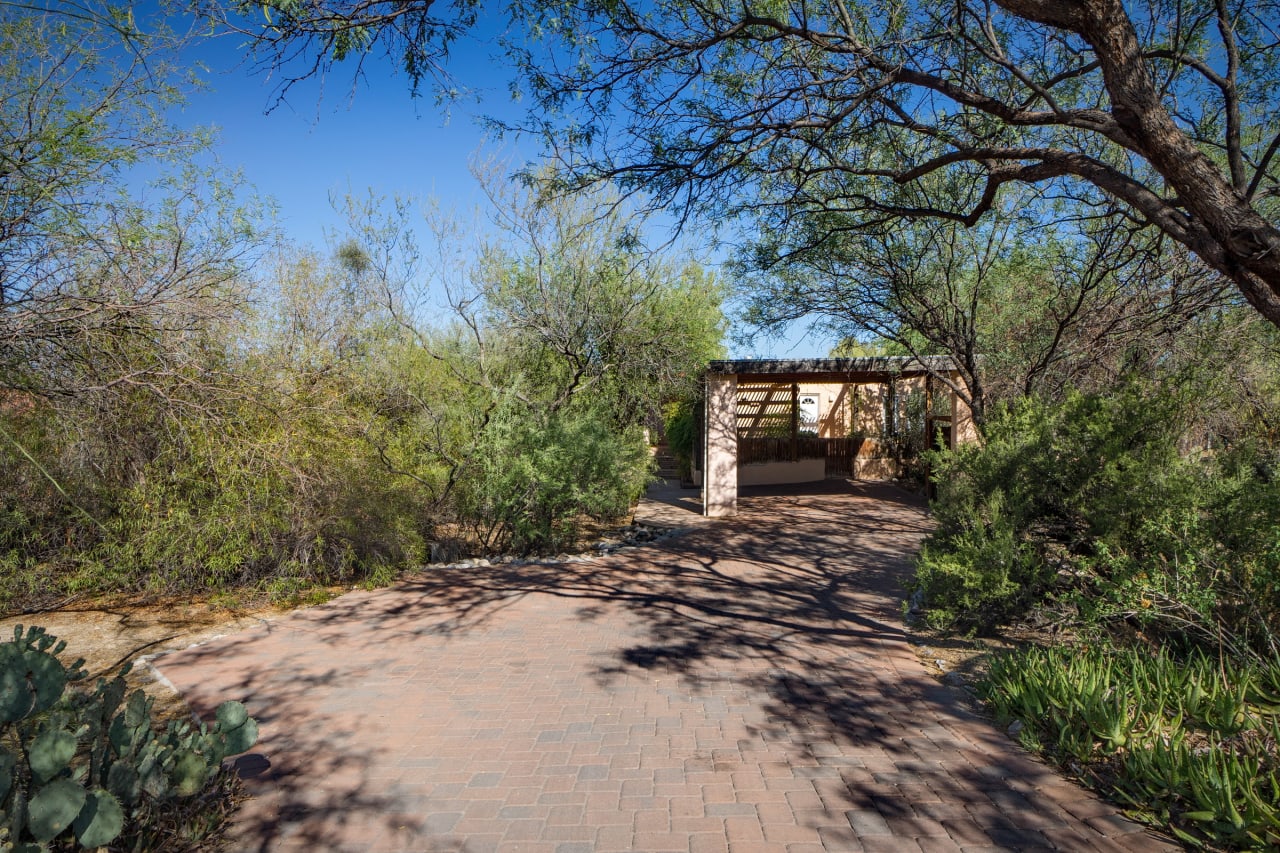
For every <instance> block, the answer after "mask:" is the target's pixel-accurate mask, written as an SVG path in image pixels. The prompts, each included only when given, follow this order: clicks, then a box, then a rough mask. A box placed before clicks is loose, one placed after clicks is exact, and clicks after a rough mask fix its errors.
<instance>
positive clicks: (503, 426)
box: [458, 398, 651, 553]
mask: <svg viewBox="0 0 1280 853" xmlns="http://www.w3.org/2000/svg"><path fill="white" fill-rule="evenodd" d="M650 464H651V461H650V458H649V453H648V448H647V447H646V446H645V443H644V436H643V433H642V431H641V430H640V429H639V428H638V427H636V428H632V429H630V430H626V431H621V432H620V431H618V430H616V429H614V428H613V427H612V426H611V425H610V415H609V413H608V412H605V411H601V410H600V408H599V407H596V406H584V407H575V408H570V409H565V410H560V411H555V412H549V413H542V414H538V413H536V412H533V411H531V410H529V409H528V408H527V407H525V406H524V405H523V404H522V403H521V402H520V401H518V400H517V399H515V398H508V399H507V400H505V401H503V402H502V403H501V404H499V406H498V407H497V408H496V409H495V410H494V411H493V412H492V413H491V415H490V419H489V423H488V426H487V428H486V429H485V432H484V434H483V436H482V437H481V439H480V441H479V446H478V449H477V452H476V454H475V456H474V457H473V460H472V463H471V465H470V466H469V468H468V469H467V471H466V473H465V475H464V476H463V478H462V480H461V482H460V484H459V490H460V497H459V501H458V511H459V513H460V515H461V517H462V518H464V519H466V520H467V522H468V523H469V524H470V525H471V527H472V529H473V530H474V531H475V533H476V535H477V536H478V538H479V539H480V540H481V541H482V542H483V543H484V545H485V547H486V548H488V549H490V550H491V551H498V552H500V551H505V550H512V551H515V552H518V553H530V552H550V551H555V550H557V549H559V548H562V547H564V546H565V545H567V544H569V543H571V542H572V541H574V539H575V538H576V535H577V529H578V522H579V520H580V519H581V518H582V517H584V516H585V517H590V518H594V519H601V520H609V519H615V518H618V517H620V516H622V515H624V514H625V513H626V512H627V510H628V509H629V508H630V507H631V505H632V503H634V501H635V500H636V499H637V498H639V496H640V495H641V494H642V493H643V491H644V487H645V484H646V483H647V481H648V477H649V466H650Z"/></svg>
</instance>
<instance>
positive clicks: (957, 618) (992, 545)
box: [914, 489, 1049, 629]
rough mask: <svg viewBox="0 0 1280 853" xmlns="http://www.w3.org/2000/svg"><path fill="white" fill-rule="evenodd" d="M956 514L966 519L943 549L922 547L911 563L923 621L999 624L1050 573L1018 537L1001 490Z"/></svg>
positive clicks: (1032, 596) (978, 625)
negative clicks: (924, 609) (922, 600)
mask: <svg viewBox="0 0 1280 853" xmlns="http://www.w3.org/2000/svg"><path fill="white" fill-rule="evenodd" d="M955 511H956V512H964V513H967V514H968V516H967V518H966V519H965V520H964V521H963V523H962V524H960V526H959V527H958V529H957V530H956V531H955V532H954V533H953V534H952V535H951V536H949V537H948V538H947V539H946V540H945V544H944V543H942V542H940V541H936V540H931V541H929V542H927V543H925V545H924V546H923V548H922V549H921V552H920V555H919V557H918V558H917V561H916V575H915V580H914V584H915V586H914V588H915V589H919V590H922V591H923V592H924V593H925V595H926V596H927V599H928V601H929V602H930V609H929V611H928V618H929V620H930V622H931V623H932V624H933V625H935V626H938V627H947V626H960V627H964V628H974V629H981V628H990V627H991V626H995V625H1001V624H1004V623H1005V622H1006V621H1007V620H1008V619H1009V618H1010V617H1012V616H1014V615H1017V614H1018V613H1021V612H1022V611H1024V610H1025V609H1026V607H1027V606H1028V605H1029V604H1031V603H1032V602H1034V601H1035V600H1036V599H1037V597H1038V595H1039V594H1040V593H1041V592H1042V591H1043V590H1044V588H1045V586H1046V583H1047V581H1048V580H1049V572H1048V570H1047V569H1046V567H1045V564H1044V561H1043V560H1042V559H1041V558H1040V556H1039V554H1037V553H1036V551H1035V549H1034V548H1032V547H1031V545H1030V544H1028V543H1027V542H1026V541H1024V540H1023V539H1022V538H1021V537H1020V536H1019V531H1018V530H1017V528H1016V527H1015V526H1014V520H1013V519H1012V518H1010V516H1009V514H1008V513H1007V512H1006V511H1005V508H1004V495H1003V493H1002V492H1001V491H1000V490H998V489H997V490H995V491H993V492H992V493H991V494H990V495H989V496H987V498H986V500H984V501H982V502H981V503H980V504H972V503H971V504H968V505H967V506H965V507H964V508H963V509H956V510H955ZM956 520H957V521H959V519H958V518H957V519H956Z"/></svg>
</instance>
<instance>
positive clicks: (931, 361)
mask: <svg viewBox="0 0 1280 853" xmlns="http://www.w3.org/2000/svg"><path fill="white" fill-rule="evenodd" d="M938 376H946V377H947V378H948V379H950V380H951V381H952V384H955V385H960V386H962V385H963V383H962V382H961V381H960V376H959V373H958V372H957V371H956V370H955V369H954V362H953V361H952V360H951V358H950V357H948V356H924V357H922V358H912V357H896V356H870V357H865V358H818V359H763V360H761V359H753V360H738V361H713V362H711V363H710V365H709V366H708V368H707V372H706V374H705V395H704V400H705V410H704V413H703V424H704V428H703V431H702V432H703V455H702V459H701V462H702V465H701V468H702V472H703V474H702V482H703V492H702V498H703V502H702V505H703V513H704V514H705V515H708V516H726V515H735V514H736V513H737V511H738V484H739V477H740V465H739V461H740V460H739V434H740V430H744V429H745V430H747V431H749V430H751V429H752V428H753V426H758V424H759V423H760V421H761V419H769V420H770V421H771V422H772V423H774V424H777V423H779V422H780V419H781V420H782V421H784V422H785V421H787V420H789V427H790V440H791V446H792V447H793V448H795V447H796V446H797V444H798V442H799V436H798V434H799V411H800V406H799V397H800V389H801V387H802V386H806V385H807V386H813V385H819V384H828V385H841V386H846V387H847V386H863V385H873V384H876V385H883V386H886V387H896V384H897V383H901V382H902V381H904V380H907V381H916V382H923V390H924V394H925V411H926V413H928V412H932V411H933V405H932V399H933V395H934V393H935V392H942V393H947V394H949V395H950V410H949V411H950V418H949V420H950V429H949V434H950V441H951V443H952V445H953V446H954V445H955V444H957V443H963V442H966V441H971V440H973V439H974V437H975V435H976V433H975V431H974V428H973V421H972V417H971V415H970V413H969V409H968V407H967V406H966V405H965V404H964V402H963V400H961V399H960V397H959V395H958V394H956V393H955V392H954V391H953V390H952V389H951V388H949V387H947V386H946V385H944V384H942V383H934V382H932V381H930V378H931V377H938ZM935 384H936V385H937V386H938V387H937V388H935V387H934V386H935ZM744 389H745V390H744ZM744 393H745V394H747V395H754V398H753V402H752V404H751V405H750V406H748V407H747V409H748V411H747V413H746V414H745V415H744V413H743V412H742V408H743V407H742V401H743V397H744ZM753 419H754V420H753ZM926 429H929V425H928V424H927V425H926ZM791 463H792V464H793V466H794V467H795V470H796V474H795V476H796V477H799V479H793V480H786V479H777V480H775V481H774V482H804V481H805V480H807V479H814V477H813V476H812V472H811V471H810V472H809V473H808V474H805V473H802V472H801V470H800V469H801V460H800V459H799V458H798V454H796V453H795V451H794V450H793V451H792V456H791ZM781 467H782V468H784V469H785V468H786V466H785V465H783V466H781ZM786 476H787V475H786V472H785V470H784V472H783V474H782V477H784V478H785V477H786Z"/></svg>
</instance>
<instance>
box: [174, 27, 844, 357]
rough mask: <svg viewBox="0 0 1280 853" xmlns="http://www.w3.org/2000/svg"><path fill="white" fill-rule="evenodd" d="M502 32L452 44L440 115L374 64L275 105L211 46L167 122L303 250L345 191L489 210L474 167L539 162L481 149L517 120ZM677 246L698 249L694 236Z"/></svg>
mask: <svg viewBox="0 0 1280 853" xmlns="http://www.w3.org/2000/svg"><path fill="white" fill-rule="evenodd" d="M499 27H500V23H499V22H497V21H495V20H492V19H491V20H489V21H482V23H481V27H480V28H479V30H478V31H477V32H476V33H475V34H473V35H472V36H471V37H469V38H466V39H464V40H460V41H459V42H456V43H455V45H454V48H453V50H452V52H451V56H450V58H449V63H448V71H449V73H450V74H451V75H452V77H453V78H454V79H455V81H456V82H457V83H458V84H459V85H460V86H464V87H467V88H468V89H470V90H471V93H470V96H464V97H461V98H459V99H458V100H456V101H454V102H453V103H451V104H449V105H447V106H445V107H441V106H438V105H437V104H436V103H435V101H434V99H433V98H432V97H431V96H430V95H429V94H427V95H425V96H424V97H421V98H413V97H412V96H411V95H410V91H409V81H408V78H407V76H406V75H405V74H404V73H403V72H400V71H398V69H396V68H395V66H394V64H393V63H390V62H389V61H387V60H385V59H383V58H382V57H381V56H371V57H369V58H368V59H367V60H366V63H365V72H364V77H363V79H358V80H353V71H352V69H351V68H350V67H347V68H344V67H341V66H339V67H338V68H336V69H335V70H334V71H333V72H332V73H331V74H330V75H329V77H328V78H327V79H325V80H323V81H308V82H306V83H303V84H301V85H298V86H296V87H294V88H293V89H291V90H290V91H289V93H288V96H287V100H286V101H285V102H283V103H277V102H276V94H277V88H278V87H277V80H276V79H273V78H271V77H270V76H269V75H268V74H266V73H264V72H262V71H259V70H257V69H256V68H255V67H254V65H253V64H252V62H250V61H247V60H246V58H245V49H244V46H243V39H242V38H241V37H238V36H220V37H217V38H214V39H208V40H205V41H204V43H203V44H201V45H200V47H199V49H198V51H197V52H196V53H195V54H194V55H193V60H195V61H199V62H200V63H203V64H204V65H206V66H207V67H208V73H207V74H205V75H204V78H205V79H206V80H207V82H208V87H207V90H205V91H198V92H195V93H194V94H192V95H191V96H190V97H189V98H188V101H187V104H186V105H185V107H184V108H183V110H182V111H181V113H179V114H178V115H177V116H175V118H177V120H178V121H179V122H181V123H183V124H186V125H189V126H196V125H199V126H205V127H208V126H214V127H216V128H217V133H218V136H217V143H216V146H215V151H216V156H217V158H218V163H219V166H220V168H223V169H227V170H232V169H239V170H241V171H242V173H243V176H244V178H245V180H246V181H247V182H248V183H249V184H251V185H252V186H253V187H254V188H255V189H256V190H257V191H258V192H259V193H261V194H262V195H264V196H268V197H270V198H272V199H273V200H274V201H275V203H276V205H277V210H278V222H279V224H280V226H281V228H282V229H283V230H284V232H285V233H286V234H287V235H288V236H289V237H290V238H291V239H293V240H295V241H297V242H299V243H303V244H309V245H313V246H317V247H318V246H322V245H323V244H324V237H325V233H326V229H334V228H337V227H338V226H339V224H340V220H339V217H338V215H337V214H336V213H335V212H334V211H333V210H332V207H331V205H330V201H329V199H330V195H331V194H339V195H340V194H344V193H346V192H347V191H348V190H352V191H354V192H356V193H359V194H363V193H364V192H365V191H366V190H367V189H372V190H374V191H375V192H377V193H379V194H383V195H387V196H391V195H395V194H400V195H407V196H411V197H416V198H428V197H434V198H436V199H438V200H439V201H440V202H441V203H442V205H443V206H444V207H445V208H446V209H453V210H456V211H458V212H459V213H463V214H465V213H467V212H468V211H471V210H473V209H475V208H476V207H478V206H481V205H483V204H484V203H485V201H484V195H483V193H482V192H481V190H480V186H479V184H478V182H477V181H476V179H475V178H473V177H472V175H471V173H470V164H471V163H472V162H473V160H476V159H477V158H492V157H497V158H499V159H501V160H505V161H509V162H510V163H511V166H512V168H513V169H514V168H517V167H519V166H522V165H524V164H526V163H527V162H529V161H530V160H533V159H535V158H536V157H537V155H538V146H537V144H536V142H533V141H531V140H524V141H521V140H511V139H507V140H494V139H489V138H487V137H486V135H485V131H484V129H483V128H482V127H481V124H480V122H481V119H482V118H483V117H485V116H497V117H499V118H510V119H515V118H517V117H518V116H519V115H521V114H522V112H523V110H524V106H523V105H522V104H518V103H513V102H512V99H511V96H510V94H509V92H510V87H509V81H510V78H511V72H510V71H509V70H508V69H507V68H506V67H505V64H504V63H503V61H502V57H501V53H500V51H499V48H498V45H497V41H496V39H497V36H498V34H499V31H498V28H499ZM473 96H474V97H473ZM420 236H421V235H420ZM685 239H686V240H689V241H691V242H696V241H697V239H698V235H697V233H696V230H695V233H692V234H686V235H685ZM711 258H712V260H713V261H714V260H715V256H714V255H712V256H711ZM832 345H833V341H832V340H830V339H829V338H827V337H823V336H818V335H815V334H812V333H810V334H806V331H805V328H804V327H802V326H797V327H795V328H793V329H791V330H789V332H788V333H787V334H786V335H784V336H783V337H782V338H779V339H774V340H769V339H757V340H756V341H755V342H754V343H752V344H743V343H740V342H738V343H735V342H732V341H731V342H730V356H731V357H735V358H749V357H786V358H801V357H815V356H825V355H826V354H827V353H828V352H829V350H830V348H831V346H832Z"/></svg>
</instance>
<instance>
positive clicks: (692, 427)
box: [662, 399, 698, 480]
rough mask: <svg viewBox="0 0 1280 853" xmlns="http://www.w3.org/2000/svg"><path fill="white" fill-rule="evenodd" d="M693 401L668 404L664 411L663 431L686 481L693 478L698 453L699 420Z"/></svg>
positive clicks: (681, 474)
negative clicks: (695, 457) (695, 458)
mask: <svg viewBox="0 0 1280 853" xmlns="http://www.w3.org/2000/svg"><path fill="white" fill-rule="evenodd" d="M696 405H697V403H696V402H695V401H693V400H687V399H686V400H679V401H677V402H674V403H668V404H667V405H666V407H665V408H664V409H663V412H662V415H663V431H664V432H665V434H666V436H667V447H669V448H670V450H671V455H672V456H674V457H675V460H676V467H677V468H678V469H679V471H680V476H681V477H683V478H684V479H686V480H688V479H692V478H693V454H694V453H696V452H697V441H698V419H697V411H696V409H695V408H694V407H695V406H696Z"/></svg>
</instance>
